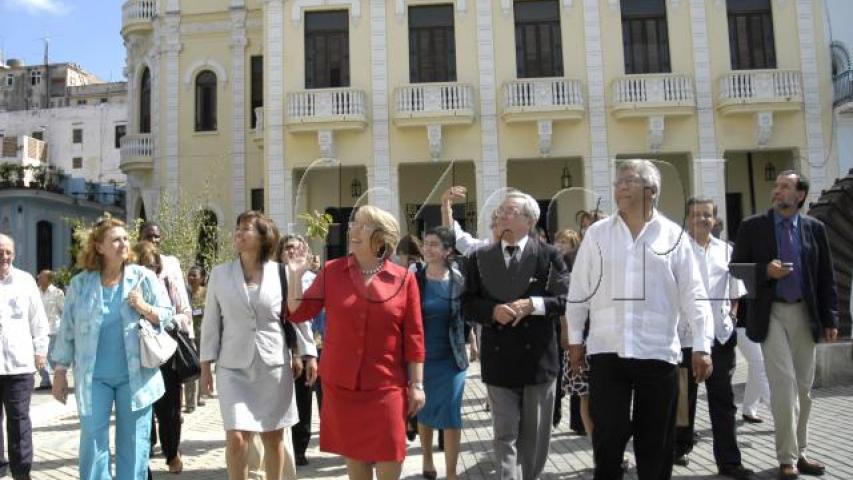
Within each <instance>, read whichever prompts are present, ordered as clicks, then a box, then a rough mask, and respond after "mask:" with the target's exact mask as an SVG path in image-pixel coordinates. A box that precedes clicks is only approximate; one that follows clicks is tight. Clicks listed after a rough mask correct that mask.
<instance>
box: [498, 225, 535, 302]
mask: <svg viewBox="0 0 853 480" xmlns="http://www.w3.org/2000/svg"><path fill="white" fill-rule="evenodd" d="M528 238H529V236H528V235H525V236H524V237H523V238H521V239H520V240H519V241H517V242H516V243H515V244H516V246H518V248H516V249H515V252H513V254H512V255H511V256H510V254H509V252H508V251H507V249H506V247H507V246H509V243H507V242H506V241H505V240H501V253H503V255H504V263H505V264H506V266H507V268H509V262H510V260H512V257H515V261H517V262H519V263H521V253H522V252H523V251H524V247H525V246H527V239H528ZM530 301H531V302H532V303H533V312H532V313H530V315H545V300H543V299H542V297H530Z"/></svg>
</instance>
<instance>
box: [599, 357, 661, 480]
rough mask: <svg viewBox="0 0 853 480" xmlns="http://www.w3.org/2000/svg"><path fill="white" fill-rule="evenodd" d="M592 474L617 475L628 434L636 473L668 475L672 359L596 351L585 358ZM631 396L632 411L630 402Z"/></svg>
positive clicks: (643, 477) (644, 477) (655, 478)
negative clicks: (633, 356)
mask: <svg viewBox="0 0 853 480" xmlns="http://www.w3.org/2000/svg"><path fill="white" fill-rule="evenodd" d="M589 363H590V373H589V387H590V392H589V394H590V401H589V404H590V415H591V416H592V422H593V424H594V425H595V434H594V435H593V436H592V449H593V458H594V459H595V474H594V479H595V480H618V479H621V478H622V475H623V473H624V472H623V471H622V459H623V456H624V454H625V446H626V445H627V443H628V439H629V438H630V437H631V435H633V436H634V453H635V456H636V459H637V477H638V478H639V479H640V480H668V479H669V478H671V477H672V442H673V432H674V429H675V405H676V403H675V401H676V393H677V385H678V384H677V378H678V377H677V375H676V372H677V368H676V365H673V364H670V363H667V362H663V361H659V360H637V359H627V358H619V357H618V356H617V355H616V354H610V353H605V354H596V355H591V356H590V358H589ZM632 401H633V412H632V411H631V405H632Z"/></svg>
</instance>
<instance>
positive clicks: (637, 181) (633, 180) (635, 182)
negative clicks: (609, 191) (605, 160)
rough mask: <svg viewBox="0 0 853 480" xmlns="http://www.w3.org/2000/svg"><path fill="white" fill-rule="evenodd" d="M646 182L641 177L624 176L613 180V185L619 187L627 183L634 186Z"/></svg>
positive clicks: (628, 185) (627, 185)
mask: <svg viewBox="0 0 853 480" xmlns="http://www.w3.org/2000/svg"><path fill="white" fill-rule="evenodd" d="M644 183H645V182H644V181H643V179H642V178H640V177H622V178H617V179H616V180H614V181H613V187H614V188H619V187H621V186H622V185H625V186H626V187H634V186H637V185H643V184H644Z"/></svg>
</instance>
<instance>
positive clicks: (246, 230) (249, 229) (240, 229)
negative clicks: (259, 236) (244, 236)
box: [234, 227, 255, 233]
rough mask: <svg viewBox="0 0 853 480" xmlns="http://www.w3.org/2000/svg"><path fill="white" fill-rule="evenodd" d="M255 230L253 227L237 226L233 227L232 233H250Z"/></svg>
mask: <svg viewBox="0 0 853 480" xmlns="http://www.w3.org/2000/svg"><path fill="white" fill-rule="evenodd" d="M254 231H255V227H237V228H235V229H234V233H240V232H242V233H252V232H254Z"/></svg>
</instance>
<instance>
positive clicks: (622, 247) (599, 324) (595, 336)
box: [566, 211, 713, 364]
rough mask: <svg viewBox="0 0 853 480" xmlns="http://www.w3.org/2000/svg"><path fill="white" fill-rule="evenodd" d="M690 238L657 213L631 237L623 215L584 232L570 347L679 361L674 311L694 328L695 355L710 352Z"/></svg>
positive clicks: (569, 306) (570, 310)
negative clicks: (585, 334) (586, 330)
mask: <svg viewBox="0 0 853 480" xmlns="http://www.w3.org/2000/svg"><path fill="white" fill-rule="evenodd" d="M697 298H707V295H706V293H705V286H704V285H703V283H702V279H701V276H700V273H699V268H698V266H697V264H696V260H695V258H694V256H693V251H692V248H691V246H690V242H689V236H688V235H687V232H685V231H684V230H682V228H681V227H679V226H678V225H676V224H675V223H673V222H672V221H670V220H668V219H667V218H665V217H664V216H663V215H661V214H660V213H658V212H657V211H653V212H652V218H651V219H650V220H649V221H648V222H647V223H646V224H645V226H643V229H642V230H641V231H640V233H639V235H637V238H636V239H634V238H633V237H632V235H631V231H630V230H629V229H628V226H627V225H626V224H625V222H624V221H623V220H622V217H621V216H620V215H613V216H611V217H609V218H606V219H604V220H601V221H598V222H596V223H595V224H593V225H592V226H590V227H589V229H588V230H587V232H586V235H585V236H584V239H583V241H582V242H581V246H580V249H579V250H578V255H577V258H576V259H575V264H574V268H573V270H572V277H571V282H570V284H569V294H568V298H567V300H566V318H567V319H568V321H569V342H570V343H571V344H575V345H577V344H581V343H583V329H584V323H585V322H586V319H587V316H589V319H590V325H589V337H588V338H587V340H586V347H587V353H588V354H590V355H592V354H596V353H616V354H617V355H619V356H620V357H623V358H636V359H652V360H662V361H666V362H669V363H673V364H675V363H678V361H679V359H680V357H681V343H680V342H679V340H678V335H677V324H678V319H679V312H680V311H681V312H684V314H685V315H686V316H687V317H686V318H687V320H689V321H690V323H691V325H692V327H693V332H694V335H693V349H694V351H697V352H706V353H710V351H711V343H712V339H713V318H712V315H711V307H710V306H709V305H708V302H697V301H696V299H697Z"/></svg>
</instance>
